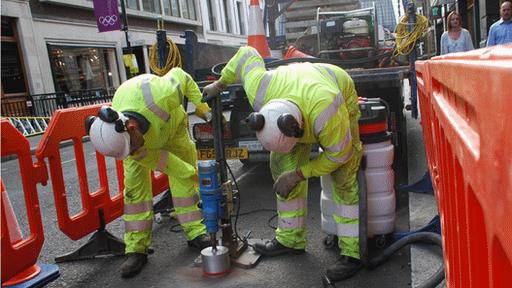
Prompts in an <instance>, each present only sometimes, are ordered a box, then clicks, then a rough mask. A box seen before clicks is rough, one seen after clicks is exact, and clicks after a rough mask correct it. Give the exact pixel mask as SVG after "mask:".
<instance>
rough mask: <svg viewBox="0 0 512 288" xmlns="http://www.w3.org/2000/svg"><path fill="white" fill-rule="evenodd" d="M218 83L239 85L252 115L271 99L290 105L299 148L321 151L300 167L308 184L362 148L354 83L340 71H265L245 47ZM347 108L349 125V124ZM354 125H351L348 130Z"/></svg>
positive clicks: (304, 66)
mask: <svg viewBox="0 0 512 288" xmlns="http://www.w3.org/2000/svg"><path fill="white" fill-rule="evenodd" d="M331 68H333V70H332V71H331V70H330V69H331ZM331 72H332V74H331ZM330 75H334V76H335V77H336V79H337V81H334V78H331V76H330ZM219 81H220V82H221V83H223V84H225V85H228V84H232V83H236V82H238V81H241V82H242V84H243V86H244V89H245V92H246V94H247V97H248V100H249V103H250V104H251V105H252V107H253V108H254V110H255V111H259V110H260V109H261V108H262V106H263V105H265V103H267V102H269V101H270V100H272V99H284V100H288V101H291V102H293V103H295V104H296V105H297V106H298V107H299V109H300V111H301V113H302V116H303V122H304V123H303V128H304V136H303V137H301V138H300V139H299V140H298V142H299V143H318V144H319V145H320V146H321V147H322V148H323V151H324V152H323V153H321V154H320V155H319V157H317V158H316V159H314V160H312V161H309V162H308V163H307V164H305V165H303V166H302V167H300V169H301V171H302V174H303V175H304V177H306V178H309V177H313V176H316V177H318V176H321V175H326V174H329V173H331V172H333V171H334V170H336V169H337V168H338V167H340V166H341V165H342V164H344V163H346V162H347V161H348V160H349V159H350V157H351V156H352V153H353V149H357V150H359V151H360V150H361V148H362V146H361V143H360V140H359V134H358V132H356V131H358V126H357V118H358V117H359V115H360V114H359V112H358V111H359V110H358V108H357V107H355V106H354V105H357V94H356V93H355V89H354V87H353V86H354V85H353V81H352V79H351V78H350V76H348V74H346V72H344V71H343V70H342V69H340V68H337V67H334V66H332V65H326V64H311V63H299V64H291V65H286V66H280V67H278V68H277V69H275V70H272V71H266V69H265V65H264V61H263V59H262V58H261V56H260V55H259V54H258V52H257V51H256V50H255V49H254V48H252V47H248V46H246V47H241V48H240V49H239V50H238V52H237V53H236V54H235V56H233V58H231V60H230V61H229V62H228V63H227V64H226V67H224V69H223V70H222V72H221V78H220V79H219ZM345 94H347V95H345ZM347 104H349V105H350V110H352V111H351V112H352V113H350V114H352V115H353V119H350V115H349V111H348V110H347V108H348V107H347ZM356 111H357V112H356ZM351 122H352V123H351ZM353 123H355V125H351V124H353ZM351 126H352V129H351ZM354 129H355V131H354V133H357V135H354V137H353V136H352V132H351V130H354Z"/></svg>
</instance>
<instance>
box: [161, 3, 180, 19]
mask: <svg viewBox="0 0 512 288" xmlns="http://www.w3.org/2000/svg"><path fill="white" fill-rule="evenodd" d="M164 13H165V15H169V16H174V17H180V7H179V3H178V0H164Z"/></svg>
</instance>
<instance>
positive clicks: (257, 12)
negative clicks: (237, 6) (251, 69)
mask: <svg viewBox="0 0 512 288" xmlns="http://www.w3.org/2000/svg"><path fill="white" fill-rule="evenodd" d="M248 20H249V21H248V23H249V25H248V26H249V35H248V36H247V43H248V44H249V46H251V47H254V48H256V50H258V53H260V55H261V57H263V58H266V57H270V49H269V48H268V43H267V37H266V36H265V28H264V26H263V17H262V16H261V9H260V3H259V0H251V2H250V4H249V19H248Z"/></svg>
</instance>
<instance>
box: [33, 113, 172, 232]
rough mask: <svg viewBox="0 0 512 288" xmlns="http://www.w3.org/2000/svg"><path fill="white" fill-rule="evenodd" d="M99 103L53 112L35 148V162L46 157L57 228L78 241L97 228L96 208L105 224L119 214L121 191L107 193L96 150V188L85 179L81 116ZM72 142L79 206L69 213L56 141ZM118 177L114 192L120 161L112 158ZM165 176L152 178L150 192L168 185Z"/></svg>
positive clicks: (101, 159)
mask: <svg viewBox="0 0 512 288" xmlns="http://www.w3.org/2000/svg"><path fill="white" fill-rule="evenodd" d="M100 107H101V105H95V106H87V107H80V108H70V109H64V110H58V111H56V112H55V113H54V114H53V116H52V120H51V122H50V124H49V126H48V128H47V129H46V131H45V133H44V135H43V138H42V139H41V142H40V143H39V146H38V148H37V151H36V156H37V159H38V161H39V162H41V163H43V162H44V160H45V159H47V160H48V165H49V170H50V176H51V180H52V188H53V195H54V199H55V207H56V211H57V219H58V222H59V228H60V230H61V231H62V232H63V233H64V234H66V235H67V236H68V237H69V238H71V239H73V240H78V239H80V238H82V237H84V236H86V235H88V234H89V233H91V232H94V231H96V230H98V228H100V224H101V223H100V218H99V217H98V215H99V212H100V209H101V210H102V211H103V216H104V221H105V224H107V223H110V222H112V221H113V220H114V219H116V218H118V217H119V216H121V215H123V193H118V194H117V195H115V196H114V197H111V196H110V189H111V187H109V185H108V177H107V168H106V162H105V157H104V156H103V155H101V154H99V153H98V152H96V159H97V165H98V175H99V181H100V183H99V188H98V190H96V191H90V189H89V186H88V181H87V179H88V178H87V170H86V165H85V164H86V162H85V155H84V148H83V143H82V139H83V137H84V136H86V131H85V127H84V123H85V119H86V118H87V116H90V115H97V113H98V110H99V108H100ZM66 140H71V141H73V145H74V149H75V156H76V168H77V171H78V182H79V186H80V198H81V204H82V209H81V211H80V212H78V213H76V214H74V215H69V208H68V200H67V198H66V187H65V184H64V177H63V169H62V163H61V156H60V151H59V149H60V143H61V142H62V141H66ZM116 171H117V178H118V189H119V190H118V191H123V189H124V184H123V179H124V178H123V166H122V161H116ZM167 179H168V178H167V175H165V174H160V175H159V176H158V177H153V194H154V195H157V194H159V193H161V192H163V191H165V190H166V189H167V188H168V186H169V185H168V180H167Z"/></svg>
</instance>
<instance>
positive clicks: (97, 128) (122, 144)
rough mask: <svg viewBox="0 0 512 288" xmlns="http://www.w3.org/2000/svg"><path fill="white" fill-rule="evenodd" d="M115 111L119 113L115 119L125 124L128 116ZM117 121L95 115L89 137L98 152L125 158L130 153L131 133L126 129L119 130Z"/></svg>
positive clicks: (121, 158)
mask: <svg viewBox="0 0 512 288" xmlns="http://www.w3.org/2000/svg"><path fill="white" fill-rule="evenodd" d="M111 110H112V111H114V110H113V109H111ZM114 112H115V113H117V115H118V119H117V120H115V121H116V122H117V121H121V122H122V124H123V126H124V125H125V122H126V121H127V120H128V118H127V117H126V116H124V115H123V114H122V113H119V112H116V111H114ZM116 122H112V123H109V122H106V121H103V120H102V119H101V117H95V119H94V120H93V122H92V124H91V125H90V130H89V137H90V139H91V142H92V145H93V146H94V148H95V149H96V150H98V152H100V153H101V154H103V155H105V156H110V157H114V158H116V159H118V160H123V159H125V158H126V157H128V155H129V154H130V134H128V132H127V131H126V129H124V130H123V131H121V132H118V130H119V128H118V130H116ZM118 125H119V122H118Z"/></svg>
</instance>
